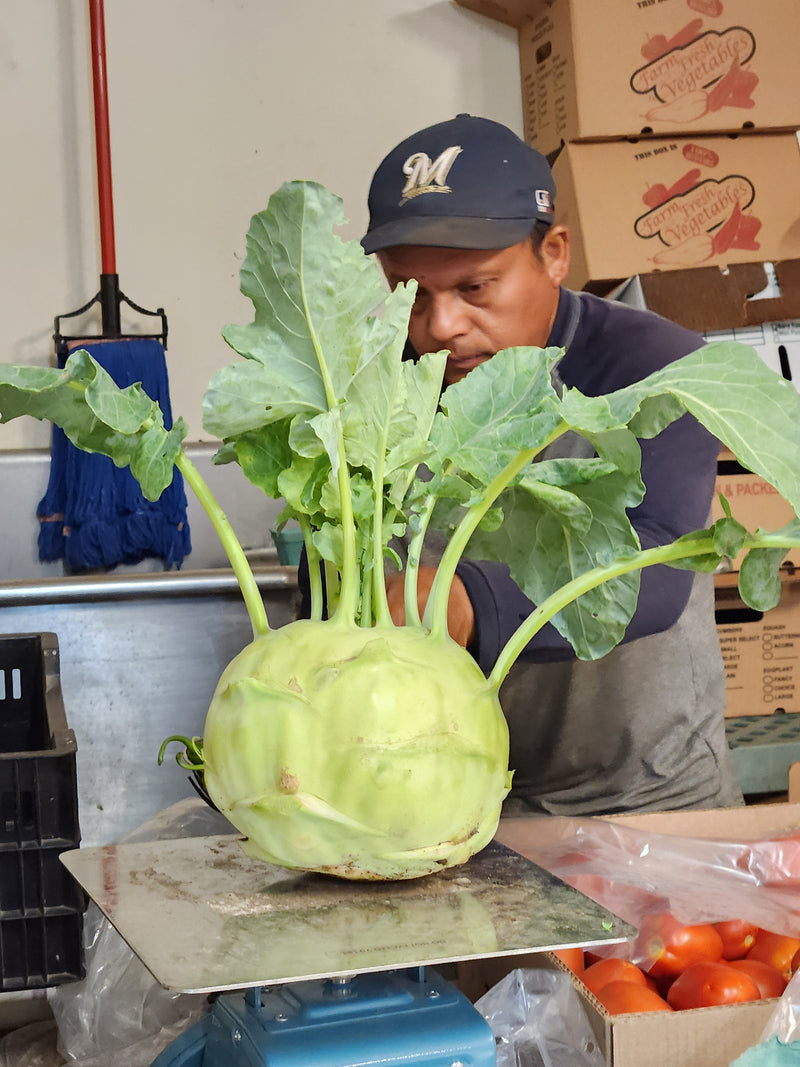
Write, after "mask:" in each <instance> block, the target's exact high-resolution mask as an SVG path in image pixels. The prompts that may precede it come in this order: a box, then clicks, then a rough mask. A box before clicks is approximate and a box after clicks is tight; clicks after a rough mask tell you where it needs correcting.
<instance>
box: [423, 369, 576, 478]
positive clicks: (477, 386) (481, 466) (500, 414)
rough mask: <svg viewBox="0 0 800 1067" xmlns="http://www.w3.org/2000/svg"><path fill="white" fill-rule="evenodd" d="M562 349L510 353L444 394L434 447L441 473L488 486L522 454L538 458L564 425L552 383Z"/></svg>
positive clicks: (432, 435) (437, 419)
mask: <svg viewBox="0 0 800 1067" xmlns="http://www.w3.org/2000/svg"><path fill="white" fill-rule="evenodd" d="M561 354H562V350H561V349H558V348H547V349H534V348H509V349H506V350H505V351H503V352H499V353H498V354H497V355H496V356H494V357H493V358H492V359H490V360H487V362H485V363H482V364H480V365H479V366H478V367H476V368H475V369H474V370H472V371H471V372H470V373H469V374H468V375H467V377H466V378H464V379H462V380H461V381H460V382H457V383H456V384H454V385H451V386H450V387H449V388H448V389H447V390H446V391H445V393H444V394H443V396H442V401H441V409H442V410H441V412H440V414H439V415H437V417H436V419H435V421H434V424H433V430H432V432H431V442H432V444H433V446H434V448H435V450H436V453H437V457H438V464H437V469H438V470H444V469H448V468H450V469H453V470H458V471H460V472H462V473H466V474H470V475H472V476H473V477H474V478H476V479H477V480H478V481H479V482H481V483H482V484H484V485H488V484H489V482H491V481H492V479H493V478H495V477H496V476H497V475H498V474H499V473H500V471H502V470H503V469H504V468H505V467H506V466H507V464H508V463H510V462H512V461H513V460H515V459H516V458H517V457H518V456H520V454H521V453H523V454H524V453H530V454H531V456H533V455H535V454H536V452H537V451H539V450H540V449H541V448H543V447H544V445H545V444H546V443H547V441H548V439H549V438H550V436H551V435H552V433H553V431H554V430H555V429H556V427H558V425H559V423H560V422H561V416H560V414H559V401H558V396H557V394H556V392H555V390H554V389H553V386H552V383H551V377H550V375H551V371H552V368H553V365H554V364H555V363H556V362H557V360H558V359H559V357H560V356H561Z"/></svg>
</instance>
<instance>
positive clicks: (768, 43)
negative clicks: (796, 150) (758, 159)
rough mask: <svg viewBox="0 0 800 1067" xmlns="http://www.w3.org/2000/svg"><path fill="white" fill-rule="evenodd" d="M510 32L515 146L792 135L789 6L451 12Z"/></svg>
mask: <svg viewBox="0 0 800 1067" xmlns="http://www.w3.org/2000/svg"><path fill="white" fill-rule="evenodd" d="M459 3H461V5H462V6H463V7H468V8H470V9H472V10H474V11H479V12H480V13H481V14H485V15H488V16H489V17H490V18H494V19H497V20H499V21H501V22H505V23H507V24H509V25H514V26H517V27H518V29H519V50H520V69H521V78H522V105H523V122H524V128H525V137H526V140H528V141H529V142H530V143H531V144H532V145H534V146H535V147H536V148H538V149H539V150H540V151H541V152H544V153H545V155H547V154H548V153H550V152H552V151H554V150H556V149H557V148H558V147H559V146H560V145H561V144H562V143H564V142H568V141H579V140H606V139H609V138H615V137H638V136H641V135H643V134H653V135H655V136H658V137H663V136H667V135H673V134H685V133H691V134H704V133H718V132H737V131H741V130H743V129H755V130H767V129H784V130H787V129H797V128H798V127H800V76H799V75H798V68H797V63H796V61H795V59H796V57H795V41H796V40H797V39H798V37H800V5H798V4H797V2H796V0H770V2H769V4H761V5H757V4H753V3H752V2H751V0H724V2H723V0H658V3H656V2H655V0H604V2H603V3H598V2H597V0H528V2H527V3H522V2H519V0H517V2H514V0H499V2H498V0H459Z"/></svg>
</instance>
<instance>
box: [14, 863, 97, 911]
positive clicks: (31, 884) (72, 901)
mask: <svg viewBox="0 0 800 1067" xmlns="http://www.w3.org/2000/svg"><path fill="white" fill-rule="evenodd" d="M63 851H64V849H63V848H55V847H50V848H5V849H0V921H2V920H4V919H7V918H23V917H25V916H31V915H41V914H47V913H48V912H50V911H53V910H54V909H56V910H58V909H62V908H69V909H70V910H72V911H82V910H83V908H84V907H85V903H86V901H85V898H84V894H83V890H82V889H81V888H80V886H79V885H78V883H77V882H76V881H75V879H74V878H73V877H72V875H71V874H70V873H69V871H68V870H67V868H66V867H65V866H64V864H63V863H62V862H61V860H60V858H59V857H60V856H61V853H62V852H63Z"/></svg>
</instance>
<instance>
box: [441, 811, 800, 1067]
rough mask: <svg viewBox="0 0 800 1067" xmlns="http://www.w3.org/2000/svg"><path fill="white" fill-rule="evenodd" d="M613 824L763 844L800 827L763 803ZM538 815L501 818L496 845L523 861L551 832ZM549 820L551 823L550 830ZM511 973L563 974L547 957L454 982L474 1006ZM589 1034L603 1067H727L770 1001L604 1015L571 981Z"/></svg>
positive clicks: (475, 971) (792, 816) (462, 974)
mask: <svg viewBox="0 0 800 1067" xmlns="http://www.w3.org/2000/svg"><path fill="white" fill-rule="evenodd" d="M604 818H607V819H610V820H611V821H613V822H616V823H620V824H622V825H626V826H631V827H634V828H638V829H646V830H652V831H653V832H654V833H659V834H675V835H677V836H681V837H691V838H694V839H697V838H700V839H703V840H719V841H739V840H741V841H748V840H751V841H752V840H759V839H767V838H770V837H772V836H778V835H781V834H785V833H788V832H790V831H793V830H796V829H797V828H798V827H800V804H763V805H754V806H751V807H745V808H718V809H713V810H706V811H697V810H694V811H685V812H657V813H653V814H647V815H618V816H617V815H615V816H605V817H604ZM549 824H551V820H550V819H548V818H547V817H546V816H531V817H529V818H508V819H503V820H501V823H500V828H499V830H498V833H497V838H498V840H500V841H502V842H503V843H504V844H506V845H508V846H509V847H510V848H514V849H516V850H517V851H518V852H520V853H521V854H522V855H530V854H531V853H532V852H533V851H534V848H536V847H541V846H542V844H543V843H546V842H547V840H548V838H549V836H550V835H551V834H552V832H553V831H552V830H551V829H550V826H549ZM554 824H555V820H553V821H552V825H554ZM518 967H548V968H554V969H559V970H564V969H565V968H564V966H563V964H562V963H561V962H560V960H558V959H557V958H556V957H555V956H553V955H551V954H549V953H542V954H531V955H526V956H516V957H506V958H505V959H495V960H480V961H470V962H465V963H463V964H460V965H459V977H458V982H459V985H460V987H461V989H462V990H463V991H464V993H465V994H466V995H467V996H469V997H470V998H471V999H472V1000H477V998H478V997H480V996H482V995H483V994H484V993H485V992H486V991H487V990H488V989H490V988H492V986H494V985H495V984H496V983H497V982H499V981H500V979H501V978H503V977H504V976H505V975H506V974H508V973H509V972H510V971H512V970H514V969H516V968H518ZM573 984H574V986H575V989H576V990H577V992H578V994H579V995H580V997H581V999H582V1001H583V1004H584V1007H585V1009H586V1012H587V1015H588V1017H589V1020H590V1022H591V1025H592V1028H593V1030H594V1032H595V1035H596V1037H597V1040H598V1043H599V1045H600V1047H601V1048H602V1050H603V1052H604V1055H605V1061H606V1064H608V1065H609V1067H642V1064H644V1063H657V1064H658V1067H728V1065H729V1064H730V1062H731V1061H732V1060H734V1059H735V1058H736V1057H737V1056H740V1055H741V1054H742V1053H743V1052H744V1051H746V1050H747V1049H748V1048H751V1047H752V1046H753V1045H756V1044H758V1042H759V1041H760V1039H761V1034H762V1032H763V1030H764V1028H765V1026H766V1025H767V1023H768V1022H769V1019H770V1017H771V1015H772V1012H773V1011H774V1009H775V1006H776V1004H777V1003H778V1001H777V1000H774V999H772V1000H760V1001H753V1002H750V1003H745V1004H735V1005H723V1006H720V1007H713V1008H697V1009H692V1010H686V1011H676V1012H670V1013H667V1012H646V1013H641V1014H627V1015H610V1014H609V1013H608V1012H607V1011H606V1010H605V1009H604V1008H603V1007H602V1005H601V1004H600V1002H599V1001H598V1000H597V998H596V997H595V996H594V995H593V994H592V993H590V992H589V990H588V989H587V988H586V987H585V986H584V985H583V984H582V983H581V982H580V980H579V979H578V978H577V977H573Z"/></svg>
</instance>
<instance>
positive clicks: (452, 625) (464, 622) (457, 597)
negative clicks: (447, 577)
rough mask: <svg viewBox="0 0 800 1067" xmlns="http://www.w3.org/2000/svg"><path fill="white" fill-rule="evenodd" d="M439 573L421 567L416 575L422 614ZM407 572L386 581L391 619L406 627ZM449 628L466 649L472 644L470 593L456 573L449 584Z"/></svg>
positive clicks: (433, 568)
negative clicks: (404, 590) (404, 597)
mask: <svg viewBox="0 0 800 1067" xmlns="http://www.w3.org/2000/svg"><path fill="white" fill-rule="evenodd" d="M435 576H436V568H435V567H420V568H419V572H418V575H417V603H418V604H419V614H420V618H421V617H422V615H423V613H424V611H425V605H426V604H427V603H428V596H429V594H430V591H431V586H432V585H433V579H434V578H435ZM403 586H404V575H402V574H394V575H392V576H391V577H390V578H388V579H387V581H386V596H387V599H388V601H389V613H390V614H391V616H392V621H393V622H394V623H395V625H397V626H403V625H404V624H405V621H406V609H405V604H404V602H403V595H404V594H403ZM447 629H448V631H449V633H450V636H451V637H452V638H453V640H454V641H457V642H458V644H459V645H463V647H464V648H466V647H467V645H468V644H469V643H470V641H471V640H472V638H473V637H474V632H475V616H474V614H473V611H472V604H471V603H470V599H469V597H468V596H467V591H466V589H465V588H464V583H463V582H462V581H461V579H460V578H459V577H458V575H454V577H453V584H452V585H451V587H450V598H449V600H448V602H447Z"/></svg>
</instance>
